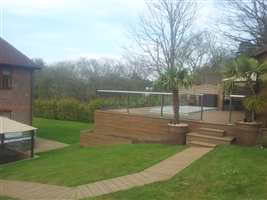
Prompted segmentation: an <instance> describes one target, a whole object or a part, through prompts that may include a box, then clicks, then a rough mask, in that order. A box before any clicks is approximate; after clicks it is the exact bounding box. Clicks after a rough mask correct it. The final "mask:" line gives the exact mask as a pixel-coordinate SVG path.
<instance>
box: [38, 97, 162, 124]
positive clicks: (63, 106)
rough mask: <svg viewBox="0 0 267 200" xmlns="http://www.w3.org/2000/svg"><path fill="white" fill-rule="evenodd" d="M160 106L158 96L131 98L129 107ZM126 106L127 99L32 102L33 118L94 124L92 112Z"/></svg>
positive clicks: (63, 99)
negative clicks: (87, 101) (86, 101)
mask: <svg viewBox="0 0 267 200" xmlns="http://www.w3.org/2000/svg"><path fill="white" fill-rule="evenodd" d="M155 105H160V97H159V96H151V97H148V98H147V97H144V96H131V99H130V105H129V106H130V107H132V108H133V107H145V106H155ZM126 106H127V97H126V96H121V97H120V96H119V97H106V98H98V99H94V100H91V101H90V102H89V103H85V102H81V101H78V100H76V99H74V98H56V99H49V100H47V99H37V100H35V101H34V106H33V111H34V116H35V117H42V118H48V119H57V120H70V121H81V122H94V112H95V110H98V109H116V108H125V107H126Z"/></svg>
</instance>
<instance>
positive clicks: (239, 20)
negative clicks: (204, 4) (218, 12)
mask: <svg viewBox="0 0 267 200" xmlns="http://www.w3.org/2000/svg"><path fill="white" fill-rule="evenodd" d="M216 1H217V2H218V3H219V5H220V9H223V11H224V12H223V15H222V19H223V20H222V21H221V31H222V32H223V34H224V35H225V36H226V37H228V38H230V39H231V40H232V41H236V42H238V43H239V44H241V48H246V49H248V50H249V48H253V49H255V48H259V47H262V46H264V45H267V1H266V0H228V1H226V0H225V1H222V0H216Z"/></svg>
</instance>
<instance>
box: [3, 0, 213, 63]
mask: <svg viewBox="0 0 267 200" xmlns="http://www.w3.org/2000/svg"><path fill="white" fill-rule="evenodd" d="M202 1H203V0H202ZM206 1H207V2H206ZM206 1H205V0H204V1H203V2H202V4H203V6H201V7H202V9H203V10H202V11H201V13H202V14H201V16H200V19H201V20H199V23H201V24H203V25H204V26H205V25H208V20H209V18H210V17H211V14H212V13H213V14H214V10H213V9H214V8H213V7H212V4H211V3H210V2H208V1H210V0H206ZM0 8H3V9H4V24H3V25H4V26H3V27H4V32H3V37H4V39H6V40H7V41H8V42H10V43H11V44H12V45H14V46H15V47H16V48H18V49H19V50H21V51H22V52H23V53H25V54H26V55H27V56H29V57H30V58H43V59H44V61H45V62H49V63H51V62H56V61H62V60H70V59H76V58H79V57H89V58H92V57H94V58H99V57H112V58H113V57H114V58H116V57H119V56H120V55H121V48H122V46H124V45H127V43H128V38H127V36H126V32H127V27H128V26H129V25H130V24H135V23H136V22H137V20H138V15H139V14H140V13H141V12H142V11H143V9H144V1H143V0H0Z"/></svg>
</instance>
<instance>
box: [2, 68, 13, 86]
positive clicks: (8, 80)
mask: <svg viewBox="0 0 267 200" xmlns="http://www.w3.org/2000/svg"><path fill="white" fill-rule="evenodd" d="M11 87H12V77H11V71H10V70H7V69H3V70H1V71H0V89H11Z"/></svg>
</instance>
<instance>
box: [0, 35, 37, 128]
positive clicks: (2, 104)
mask: <svg viewBox="0 0 267 200" xmlns="http://www.w3.org/2000/svg"><path fill="white" fill-rule="evenodd" d="M36 69H39V67H38V66H36V65H35V64H34V63H33V62H32V61H31V60H30V59H29V58H28V57H27V56H25V55H24V54H23V53H21V52H20V51H18V50H17V49H16V48H14V47H13V46H12V45H10V44H9V43H8V42H6V41H5V40H3V39H2V38H0V116H6V117H9V118H11V119H14V120H16V121H19V122H22V123H25V124H31V123H32V78H33V77H32V76H33V72H34V70H36Z"/></svg>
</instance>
